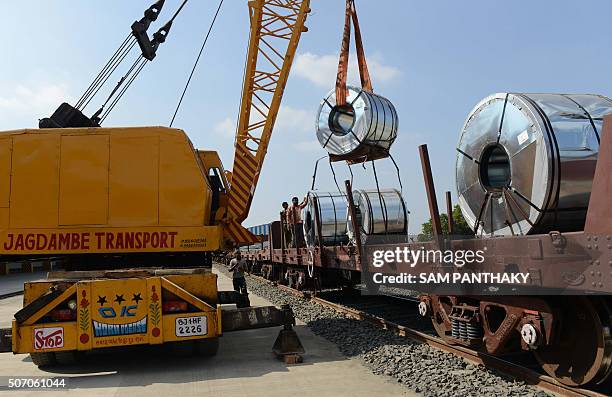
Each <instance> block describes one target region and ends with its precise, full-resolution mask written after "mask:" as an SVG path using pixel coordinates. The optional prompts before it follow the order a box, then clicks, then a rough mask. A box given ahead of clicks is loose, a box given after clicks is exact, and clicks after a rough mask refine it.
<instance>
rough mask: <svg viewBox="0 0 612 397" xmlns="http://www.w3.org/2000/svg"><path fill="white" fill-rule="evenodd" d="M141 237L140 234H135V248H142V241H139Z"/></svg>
mask: <svg viewBox="0 0 612 397" xmlns="http://www.w3.org/2000/svg"><path fill="white" fill-rule="evenodd" d="M141 236H142V232H136V236H135V237H136V247H135V248H138V249H140V248H142V240H141V239H140V237H141Z"/></svg>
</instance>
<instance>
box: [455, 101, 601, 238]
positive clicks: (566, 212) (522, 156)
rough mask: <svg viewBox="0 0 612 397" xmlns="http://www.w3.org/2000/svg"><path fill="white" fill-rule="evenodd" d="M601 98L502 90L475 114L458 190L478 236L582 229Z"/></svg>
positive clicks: (465, 138)
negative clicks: (505, 91)
mask: <svg viewBox="0 0 612 397" xmlns="http://www.w3.org/2000/svg"><path fill="white" fill-rule="evenodd" d="M609 113H612V100H610V99H609V98H607V97H604V96H601V95H588V94H580V95H568V94H519V93H502V94H495V95H491V96H489V97H487V98H485V99H484V100H482V101H481V102H480V103H479V104H478V105H476V107H475V108H474V109H473V110H472V112H471V113H470V114H469V116H468V118H467V120H466V122H465V125H464V127H463V130H462V132H461V137H460V140H459V145H458V147H457V162H456V167H455V169H456V186H457V196H458V199H459V205H460V207H461V211H462V213H463V216H464V218H465V219H466V221H467V222H468V224H469V225H471V226H472V228H473V229H474V230H476V231H477V234H478V235H485V236H492V235H523V234H536V233H547V232H549V231H553V230H555V231H561V232H567V231H577V230H582V228H583V227H584V221H585V217H586V210H587V206H588V203H589V196H590V192H591V185H592V181H593V175H594V172H595V164H596V161H597V155H598V152H599V139H600V133H601V130H602V124H603V116H604V115H606V114H609Z"/></svg>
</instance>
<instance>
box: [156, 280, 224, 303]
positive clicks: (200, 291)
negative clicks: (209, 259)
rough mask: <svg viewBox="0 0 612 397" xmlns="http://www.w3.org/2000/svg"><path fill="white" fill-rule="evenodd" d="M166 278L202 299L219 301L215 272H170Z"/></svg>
mask: <svg viewBox="0 0 612 397" xmlns="http://www.w3.org/2000/svg"><path fill="white" fill-rule="evenodd" d="M164 278H166V279H168V280H170V281H171V282H173V283H174V284H176V285H178V286H179V287H181V288H183V289H184V290H186V291H189V293H191V294H192V295H194V296H196V297H198V298H199V299H201V300H204V301H206V302H217V275H216V274H215V273H205V274H169V275H167V276H164Z"/></svg>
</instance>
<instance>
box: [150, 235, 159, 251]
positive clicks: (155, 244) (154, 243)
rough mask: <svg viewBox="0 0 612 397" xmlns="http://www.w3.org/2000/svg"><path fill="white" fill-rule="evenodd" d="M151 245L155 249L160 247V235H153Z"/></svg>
mask: <svg viewBox="0 0 612 397" xmlns="http://www.w3.org/2000/svg"><path fill="white" fill-rule="evenodd" d="M151 245H152V246H153V248H157V247H159V233H157V232H153V233H151Z"/></svg>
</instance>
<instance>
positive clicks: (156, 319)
mask: <svg viewBox="0 0 612 397" xmlns="http://www.w3.org/2000/svg"><path fill="white" fill-rule="evenodd" d="M161 295H162V288H161V279H160V277H150V278H148V279H147V304H148V306H147V308H148V319H149V320H148V322H147V335H149V343H150V344H152V345H155V344H159V343H163V342H164V327H163V324H162V303H161Z"/></svg>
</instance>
